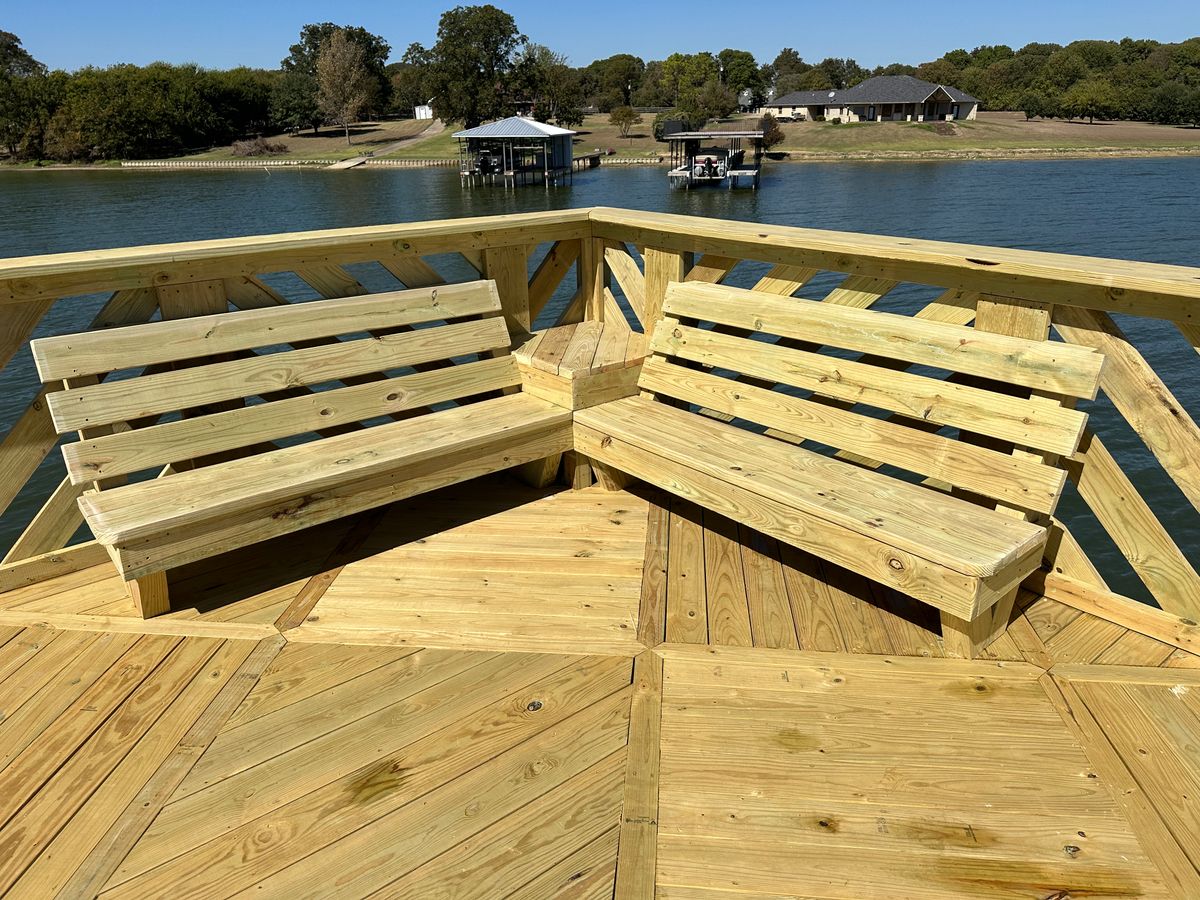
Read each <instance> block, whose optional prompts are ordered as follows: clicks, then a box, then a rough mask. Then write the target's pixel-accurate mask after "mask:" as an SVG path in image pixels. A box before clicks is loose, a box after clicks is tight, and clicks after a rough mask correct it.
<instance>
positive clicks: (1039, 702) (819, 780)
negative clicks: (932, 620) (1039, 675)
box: [658, 648, 1166, 898]
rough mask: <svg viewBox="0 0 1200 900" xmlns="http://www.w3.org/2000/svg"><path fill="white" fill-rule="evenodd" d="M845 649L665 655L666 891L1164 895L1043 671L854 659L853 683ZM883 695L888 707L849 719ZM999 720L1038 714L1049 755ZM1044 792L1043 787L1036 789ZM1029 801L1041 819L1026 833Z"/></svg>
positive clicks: (661, 865) (661, 878) (662, 861)
mask: <svg viewBox="0 0 1200 900" xmlns="http://www.w3.org/2000/svg"><path fill="white" fill-rule="evenodd" d="M838 660H839V657H838V656H836V655H825V656H822V657H816V656H814V655H806V654H791V653H787V652H777V653H774V654H762V655H759V656H757V657H754V658H752V659H751V658H749V657H746V656H745V655H741V654H734V653H729V652H720V653H712V654H710V653H709V651H708V650H705V649H704V648H694V649H689V650H684V649H682V648H681V649H679V650H676V651H674V652H672V653H670V654H668V655H667V657H666V665H665V670H666V674H665V680H664V695H663V725H662V727H663V736H662V755H663V763H662V769H663V770H662V787H661V792H660V819H659V827H660V839H659V856H658V883H659V885H660V886H661V887H665V888H667V889H668V890H667V892H666V893H665V895H666V896H687V895H688V891H687V890H686V889H690V888H692V887H695V888H703V889H710V888H718V889H722V888H723V889H726V890H730V891H745V892H749V893H750V894H752V895H753V894H756V893H757V894H761V895H767V896H789V897H791V896H821V897H855V898H861V897H874V896H879V897H894V896H922V897H962V896H968V895H969V896H989V897H990V896H995V897H1008V896H1057V894H1056V893H1055V892H1056V891H1061V892H1063V893H1062V894H1061V896H1068V895H1074V894H1075V893H1080V894H1084V893H1086V894H1087V895H1088V896H1146V897H1149V896H1166V894H1165V890H1164V888H1163V885H1162V882H1161V878H1160V876H1159V875H1158V873H1157V871H1156V869H1155V867H1154V865H1153V864H1152V863H1151V862H1150V860H1149V859H1147V858H1146V856H1145V854H1144V853H1143V852H1142V851H1141V848H1140V847H1139V845H1138V842H1137V839H1136V837H1135V836H1134V834H1133V832H1132V830H1131V829H1130V828H1129V827H1128V825H1127V824H1126V823H1125V822H1124V820H1123V819H1122V817H1121V815H1120V811H1119V810H1118V808H1117V806H1116V804H1115V801H1114V800H1113V799H1112V797H1111V796H1110V795H1109V793H1108V791H1107V787H1106V785H1104V784H1103V780H1102V779H1098V778H1092V777H1089V771H1090V767H1089V764H1088V761H1087V760H1086V758H1085V757H1084V755H1083V753H1082V751H1081V750H1080V749H1079V747H1078V745H1077V744H1075V742H1074V740H1073V739H1072V737H1071V735H1070V733H1069V732H1068V731H1067V729H1066V727H1065V725H1063V723H1062V722H1061V720H1059V719H1058V717H1057V715H1056V714H1055V712H1054V710H1053V708H1052V707H1051V706H1050V704H1049V702H1048V700H1047V699H1046V698H1045V696H1044V695H1043V694H1042V692H1041V690H1040V688H1039V686H1038V684H1037V681H1036V677H1035V676H1036V670H1034V671H1033V672H1030V670H1029V668H1028V667H1026V668H1018V669H1017V670H1015V671H1014V674H1007V670H998V669H996V668H995V665H994V664H987V663H977V664H974V665H975V666H977V670H978V674H977V675H974V676H970V677H964V675H963V674H962V669H961V668H960V667H957V666H956V667H954V668H953V669H951V670H948V671H947V670H945V667H944V666H943V667H941V668H939V666H938V665H937V664H935V663H934V662H933V661H931V662H930V664H929V673H928V674H927V675H924V676H920V677H915V678H911V679H910V678H901V679H897V678H896V673H895V672H894V671H893V670H892V667H891V666H889V665H888V664H887V661H886V660H885V659H882V658H881V659H879V660H878V661H877V662H876V664H875V665H876V668H877V671H876V672H871V671H870V670H869V669H867V668H865V667H864V665H863V664H857V665H856V666H855V668H854V669H853V671H851V672H850V673H849V674H846V675H845V676H844V677H841V676H839V675H836V674H834V675H831V674H830V671H829V669H828V668H827V665H826V662H828V663H831V664H833V665H835V666H836V662H837V661H838ZM835 671H836V669H835ZM981 686H983V687H984V689H983V690H978V688H979V687H981ZM885 689H886V690H888V691H889V692H890V697H888V698H887V702H888V704H889V706H890V711H889V712H888V714H886V715H884V714H882V713H879V714H877V715H875V716H862V715H859V716H854V717H852V718H851V719H850V720H845V719H843V718H842V715H843V714H844V713H845V712H846V711H847V710H850V709H853V708H854V707H855V706H856V705H857V704H858V703H861V702H867V703H875V702H876V701H877V700H879V699H880V692H881V690H885ZM948 712H953V713H956V714H959V716H961V718H962V719H963V722H964V726H965V727H963V728H962V729H961V730H958V731H957V733H956V740H955V741H954V742H953V743H952V744H949V743H943V742H941V741H939V740H937V739H936V738H935V737H934V735H936V734H939V733H940V729H938V728H937V727H936V724H935V723H933V722H931V721H930V719H929V717H930V715H933V716H935V717H941V716H943V715H945V714H947V713H948ZM1001 713H1003V714H1005V715H1006V716H1007V717H1008V718H1009V720H1010V722H1017V721H1020V720H1021V719H1022V717H1023V716H1028V717H1029V718H1030V719H1031V720H1033V721H1036V722H1038V723H1041V724H1040V726H1039V729H1038V731H1037V732H1036V733H1035V734H1031V735H1029V737H1030V738H1031V739H1035V741H1036V743H1038V744H1040V745H1041V746H1042V747H1043V753H1042V754H1039V755H1036V756H1031V755H1030V753H1029V750H1030V745H1020V746H1014V745H1012V744H1010V743H1009V742H1007V741H1005V740H1004V738H1003V725H1004V722H1003V721H997V717H998V715H999V714H1001ZM988 722H993V723H995V724H994V725H993V726H992V727H991V728H987V727H985V728H983V729H980V728H978V727H976V726H978V725H980V724H984V723H988ZM1027 727H1028V726H1027ZM939 748H940V750H941V752H940V753H938V755H937V756H936V757H934V758H931V756H930V754H931V752H933V751H935V750H937V749H939ZM1034 785H1037V788H1036V790H1037V791H1041V792H1044V793H1041V795H1040V797H1038V798H1037V799H1035V797H1034V795H1033V794H1031V793H1030V791H1031V789H1033V786H1034ZM1031 804H1032V805H1036V806H1037V807H1038V816H1037V820H1036V821H1037V825H1036V826H1035V827H1031V828H1029V829H1024V828H1018V827H1014V825H1015V823H1016V821H1018V820H1021V819H1022V818H1023V817H1024V816H1026V815H1028V810H1029V808H1030V806H1031ZM1030 824H1031V825H1032V822H1030ZM1080 832H1083V833H1084V834H1087V835H1095V836H1096V837H1094V838H1084V837H1080V836H1079V834H1080ZM1065 846H1070V847H1073V848H1074V847H1078V849H1074V850H1071V851H1066V852H1065V851H1064V847H1065ZM681 889H684V890H681ZM1033 891H1040V893H1026V892H1033Z"/></svg>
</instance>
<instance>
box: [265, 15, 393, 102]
mask: <svg viewBox="0 0 1200 900" xmlns="http://www.w3.org/2000/svg"><path fill="white" fill-rule="evenodd" d="M336 31H340V32H342V33H343V34H344V35H345V36H346V39H347V40H348V41H349V42H350V43H352V44H356V45H357V46H359V47H361V48H362V51H363V65H364V67H365V68H366V70H367V72H368V73H369V75H370V78H371V84H372V88H371V97H370V100H369V103H370V106H371V108H372V109H373V110H374V109H382V108H383V107H384V106H385V105H386V104H387V101H388V96H389V94H390V92H391V82H390V81H389V79H388V77H387V72H386V68H387V61H388V56H389V55H390V54H391V52H392V48H391V45H390V44H388V42H387V41H386V40H384V39H383V38H382V37H380V36H379V35H377V34H372V33H371V32H369V31H367V29H365V28H362V27H361V26H358V25H335V24H334V23H333V22H317V23H312V24H309V25H305V26H304V27H303V28H301V29H300V40H299V41H298V42H297V43H295V44H292V46H291V47H290V48H288V55H287V58H286V59H284V60H283V61H282V62H281V64H280V65H281V66H282V67H283V70H284V71H285V72H302V73H303V74H305V75H307V76H309V77H310V78H311V79H312V82H311V83H312V84H313V85H314V87H313V93H314V97H315V95H316V87H315V85H316V78H317V60H318V59H319V58H320V55H321V48H322V47H323V46H325V44H326V43H328V41H329V39H330V38H331V37H333V34H334V32H336Z"/></svg>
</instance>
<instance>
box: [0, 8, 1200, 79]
mask: <svg viewBox="0 0 1200 900" xmlns="http://www.w3.org/2000/svg"><path fill="white" fill-rule="evenodd" d="M454 2H455V0H441V2H437V0H435V2H428V0H426V2H419V3H412V2H404V0H391V2H373V0H360V2H357V3H328V2H326V3H317V2H309V0H295V2H287V3H265V2H256V0H240V2H234V0H204V2H199V3H196V2H191V3H188V2H177V0H154V2H121V0H110V2H103V3H102V2H96V0H88V2H80V0H59V2H53V0H51V2H40V3H39V2H34V3H21V4H18V3H16V0H5V3H4V5H3V7H0V29H2V30H5V31H11V32H14V33H16V34H17V35H18V36H19V37H20V38H21V39H22V41H23V42H24V44H25V47H26V48H27V49H28V50H29V51H30V52H31V53H33V55H34V56H35V57H37V58H38V59H40V60H42V61H43V62H45V63H46V64H47V65H49V66H51V67H53V68H68V69H74V68H78V67H79V66H84V65H89V64H90V65H109V64H111V63H116V62H133V63H147V62H150V61H152V60H156V59H165V60H167V61H169V62H196V63H199V64H201V65H204V66H210V67H214V68H224V67H229V66H234V65H239V64H246V65H253V66H266V67H273V66H276V65H278V63H279V60H280V59H281V58H283V57H284V56H285V55H286V54H287V48H288V46H289V45H290V44H291V43H293V42H294V41H295V39H296V35H297V33H298V32H299V30H300V27H301V26H302V25H303V24H304V23H306V22H320V21H334V22H337V23H339V24H346V25H362V26H364V27H366V28H367V29H369V30H371V31H373V32H376V33H377V34H381V35H383V36H384V37H385V38H386V39H387V40H388V42H389V43H390V44H391V45H392V48H393V57H394V58H395V57H398V56H399V55H400V53H402V52H403V50H404V48H405V47H406V46H408V44H409V43H411V42H412V41H419V42H421V43H423V44H426V45H428V44H430V43H432V42H433V39H434V35H435V33H436V30H437V20H438V16H439V15H440V14H441V11H442V10H443V9H445V8H447V7H449V6H452V5H454ZM458 2H469V0H458ZM496 5H498V6H500V7H501V8H503V9H505V10H507V11H508V12H510V13H512V14H513V16H515V17H516V20H517V26H518V27H519V28H520V29H521V30H522V31H523V32H524V33H525V34H527V35H528V36H529V37H530V38H531V39H532V40H535V41H537V42H539V43H543V44H547V45H549V46H550V47H552V48H554V49H555V50H558V51H559V52H562V53H566V54H567V55H568V57H570V60H571V62H572V63H573V64H575V65H586V64H587V63H588V62H591V61H592V60H593V59H596V58H598V57H603V56H608V55H611V54H613V53H621V52H629V53H634V54H637V55H638V56H641V57H643V58H645V59H661V58H663V57H665V56H667V55H668V54H670V53H672V52H675V51H680V52H695V51H698V50H713V51H716V50H720V49H722V48H723V47H737V48H741V49H746V50H750V51H751V52H752V53H754V54H755V56H756V57H758V59H759V61H760V62H769V61H770V60H771V59H772V58H774V56H775V54H776V53H777V52H778V51H779V49H780V48H781V47H785V46H790V47H794V48H795V49H796V50H797V51H799V53H800V55H801V56H803V57H804V58H805V59H810V60H819V59H821V58H823V57H826V56H852V57H854V58H856V59H857V60H858V61H859V62H860V63H861V64H863V65H865V66H874V65H878V64H883V63H888V62H906V63H914V64H915V63H920V62H924V61H926V60H928V59H933V58H935V57H937V56H939V55H941V53H943V52H944V51H946V50H950V49H954V48H956V47H963V48H966V49H968V50H969V49H971V48H972V47H975V46H977V45H979V44H1009V45H1011V46H1013V47H1014V48H1016V47H1019V46H1021V45H1022V44H1026V43H1028V42H1030V41H1035V40H1036V41H1054V42H1058V43H1067V42H1069V41H1071V40H1075V39H1079V38H1106V39H1114V38H1120V37H1123V36H1125V35H1127V34H1128V35H1131V36H1133V37H1149V38H1156V39H1158V40H1161V41H1177V40H1182V39H1183V38H1187V37H1194V36H1197V35H1200V2H1196V0H1191V2H1187V0H1177V2H1159V0H1143V2H1124V0H1122V2H1106V0H1091V2H1078V0H1001V2H988V3H977V2H973V0H965V2H957V3H947V2H934V3H899V2H896V0H891V2H886V0H884V2H880V0H853V2H844V0H843V2H838V0H834V2H828V0H827V2H821V3H817V2H803V0H758V2H736V0H735V2H723V3H722V2H709V0H566V2H565V3H557V2H555V0H500V2H497V3H496ZM728 9H732V10H734V11H735V15H733V16H729V17H727V16H725V15H722V10H728Z"/></svg>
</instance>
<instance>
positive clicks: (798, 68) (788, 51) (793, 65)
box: [771, 47, 812, 91]
mask: <svg viewBox="0 0 1200 900" xmlns="http://www.w3.org/2000/svg"><path fill="white" fill-rule="evenodd" d="M811 68H812V66H810V65H809V64H808V63H806V62H805V61H804V60H803V59H801V57H800V54H799V53H797V52H796V51H795V50H793V49H792V48H791V47H784V48H783V49H782V50H780V51H779V55H778V56H776V57H775V59H774V60H773V61H772V62H771V73H772V74H773V75H774V76H775V78H783V77H786V76H788V75H802V74H804V73H805V72H807V71H808V70H809V69H811ZM776 90H777V91H778V88H776Z"/></svg>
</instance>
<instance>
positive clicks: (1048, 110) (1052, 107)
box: [1020, 89, 1058, 119]
mask: <svg viewBox="0 0 1200 900" xmlns="http://www.w3.org/2000/svg"><path fill="white" fill-rule="evenodd" d="M1020 107H1021V111H1022V112H1024V113H1025V118H1026V119H1036V118H1049V117H1050V116H1053V115H1054V114H1055V113H1056V112H1057V111H1058V107H1057V103H1056V102H1055V101H1054V100H1052V99H1051V98H1050V97H1049V96H1048V95H1047V94H1045V93H1043V92H1042V91H1038V90H1033V89H1031V90H1028V91H1026V92H1025V93H1024V94H1022V95H1021V102H1020Z"/></svg>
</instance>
